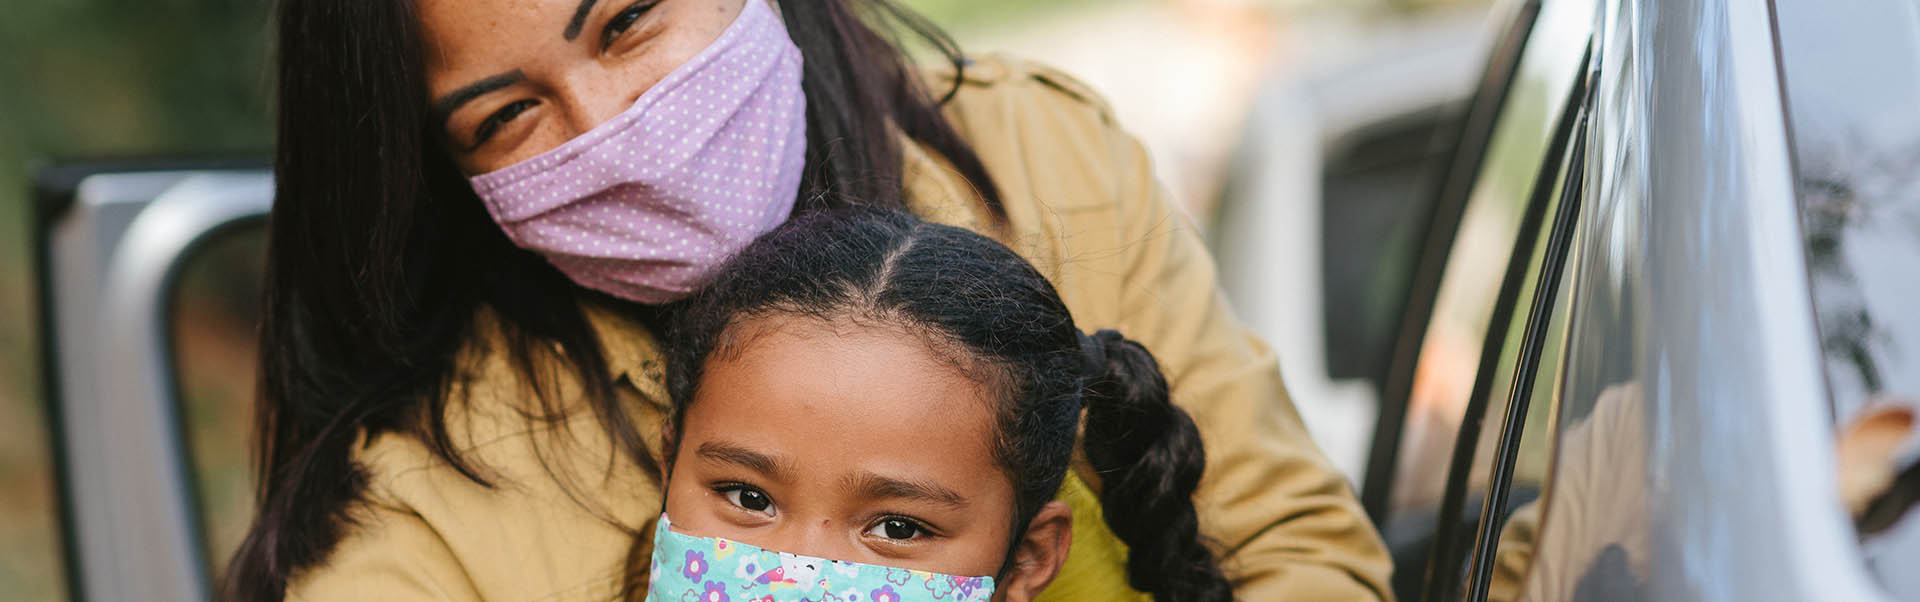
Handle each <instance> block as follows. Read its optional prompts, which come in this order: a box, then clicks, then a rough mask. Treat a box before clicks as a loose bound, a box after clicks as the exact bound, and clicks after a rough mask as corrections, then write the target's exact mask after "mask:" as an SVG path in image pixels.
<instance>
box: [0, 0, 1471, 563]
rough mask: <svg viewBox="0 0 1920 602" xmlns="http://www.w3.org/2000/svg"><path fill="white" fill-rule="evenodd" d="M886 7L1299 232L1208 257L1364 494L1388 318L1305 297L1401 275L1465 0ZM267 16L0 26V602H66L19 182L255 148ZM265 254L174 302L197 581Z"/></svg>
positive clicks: (242, 432)
mask: <svg viewBox="0 0 1920 602" xmlns="http://www.w3.org/2000/svg"><path fill="white" fill-rule="evenodd" d="M904 3H905V4H908V5H911V6H913V7H915V8H918V9H920V10H922V11H923V12H924V13H925V14H926V15H928V16H929V17H931V18H932V19H933V20H934V21H935V22H937V23H940V24H941V25H943V26H945V27H946V28H948V30H949V32H950V33H952V34H953V35H954V36H955V37H956V38H957V39H958V40H959V41H960V42H961V45H962V46H963V47H964V48H965V49H966V50H967V51H968V52H970V53H991V52H1005V53H1011V54H1015V55H1020V56H1023V57H1026V58H1031V59H1036V60H1039V61H1042V62H1046V63H1050V64H1053V65H1054V66H1057V67H1060V68H1062V69H1064V70H1065V71H1067V72H1068V73H1071V74H1073V75H1075V76H1077V77H1079V78H1081V79H1082V80H1083V81H1085V82H1087V83H1088V84H1090V85H1091V86H1092V87H1093V88H1095V89H1096V90H1099V91H1100V92H1101V93H1102V94H1104V95H1105V96H1106V97H1107V98H1108V99H1109V100H1110V101H1111V102H1112V104H1113V106H1114V108H1115V110H1116V112H1117V114H1118V116H1119V119H1120V121H1121V122H1122V124H1123V125H1125V126H1126V127H1128V128H1129V129H1131V130H1132V131H1133V132H1135V133H1137V134H1138V135H1140V136H1141V137H1142V138H1143V139H1144V140H1145V141H1146V143H1147V145H1148V147H1149V148H1150V150H1151V152H1152V153H1153V155H1154V157H1155V159H1156V163H1157V167H1158V170H1159V172H1160V173H1159V175H1160V177H1161V180H1162V182H1164V183H1165V184H1166V185H1167V186H1168V187H1169V189H1170V190H1171V191H1172V192H1173V194H1174V197H1175V198H1176V199H1177V200H1178V201H1179V202H1180V204H1181V205H1182V206H1183V207H1184V208H1186V209H1187V210H1188V211H1189V213H1190V214H1191V215H1192V217H1193V219H1194V221H1195V222H1196V223H1198V224H1200V225H1201V227H1202V228H1203V229H1206V230H1207V231H1209V233H1210V234H1213V233H1215V232H1214V231H1215V230H1216V228H1215V227H1214V226H1213V224H1216V223H1222V222H1223V220H1247V219H1253V220H1258V222H1259V223H1276V224H1298V227H1297V228H1294V229H1292V230H1286V229H1282V230H1280V231H1277V232H1275V231H1267V232H1262V233H1261V234H1263V235H1261V236H1252V235H1247V234H1236V233H1235V232H1234V231H1231V230H1228V231H1223V232H1218V233H1217V234H1218V235H1217V236H1214V237H1213V243H1214V244H1215V247H1216V253H1217V255H1218V257H1219V259H1220V261H1221V263H1222V269H1223V270H1222V276H1223V282H1224V284H1225V285H1226V286H1227V287H1228V289H1229V293H1230V295H1231V296H1232V298H1233V300H1234V301H1235V303H1236V306H1237V307H1238V308H1239V311H1240V313H1241V314H1242V317H1243V319H1245V320H1246V321H1247V322H1248V323H1249V324H1250V325H1251V326H1253V327H1254V328H1255V329H1256V330H1259V331H1260V332H1261V333H1262V334H1264V335H1265V336H1267V338H1268V339H1269V340H1271V341H1272V342H1273V343H1274V345H1275V347H1276V348H1277V349H1278V350H1279V351H1280V356H1281V357H1282V358H1283V359H1282V362H1283V372H1284V373H1285V375H1286V378H1287V380H1288V382H1289V388H1290V390H1291V391H1292V393H1293V395H1294V398H1295V400H1296V402H1297V404H1298V405H1299V407H1300V409H1301V412H1302V414H1303V415H1304V416H1305V418H1306V419H1307V421H1308V422H1309V425H1310V426H1311V427H1312V428H1313V430H1314V432H1315V436H1316V437H1317V438H1318V439H1319V440H1320V443H1321V445H1322V446H1323V448H1325V449H1326V450H1327V452H1328V453H1329V455H1330V456H1331V457H1332V458H1333V459H1334V461H1335V462H1336V464H1338V465H1339V467H1340V468H1341V469H1342V470H1343V471H1345V472H1346V473H1347V474H1348V475H1349V476H1350V477H1352V478H1354V479H1356V480H1357V479H1358V475H1359V471H1360V470H1361V468H1362V467H1363V465H1364V463H1365V461H1366V458H1365V447H1366V444H1367V441H1368V438H1369V437H1370V436H1371V425H1372V420H1373V412H1374V410H1373V408H1372V404H1373V395H1374V393H1373V390H1374V386H1373V385H1372V384H1370V383H1369V382H1368V381H1367V378H1366V377H1367V376H1369V375H1371V374H1374V373H1375V371H1376V370H1377V369H1378V368H1377V367H1375V366H1373V365H1372V363H1373V362H1377V361H1378V359H1377V358H1383V357H1384V353H1385V352H1384V349H1383V348H1369V345H1374V346H1376V347H1377V345H1378V344H1377V343H1372V342H1369V341H1375V340H1377V339H1379V338H1380V337H1379V335H1380V333H1381V332H1384V330H1382V328H1383V326H1382V325H1383V324H1386V323H1387V322H1389V321H1390V320H1392V319H1393V318H1394V316H1388V315H1381V312H1382V311H1385V310H1382V309H1380V308H1369V307H1365V306H1353V307H1348V306H1340V307H1322V306H1321V305H1320V301H1319V300H1318V299H1319V298H1320V297H1321V296H1320V295H1314V294H1301V291H1303V290H1309V291H1310V290H1318V289H1319V288H1323V287H1324V288H1343V287H1344V288H1345V289H1350V290H1355V291H1364V290H1369V289H1368V287H1370V286H1373V284H1371V282H1373V281H1381V280H1382V279H1380V278H1374V277H1371V276H1369V275H1370V274H1374V273H1375V272H1376V271H1377V270H1387V271H1392V270H1396V269H1398V270H1410V269H1411V266H1410V265H1398V267H1396V264H1395V261H1400V263H1405V261H1404V260H1395V259H1394V258H1395V257H1404V256H1405V253H1399V254H1395V253H1392V252H1391V251H1392V250H1393V249H1395V246H1394V245H1395V244H1396V243H1395V242H1394V241H1396V240H1403V239H1404V237H1405V232H1404V230H1405V228H1400V227H1398V224H1396V223H1395V220H1394V217H1395V216H1396V215H1399V214H1401V213H1404V211H1400V210H1401V209H1404V208H1405V206H1404V204H1405V203H1411V202H1418V201H1417V199H1418V197H1420V196H1421V193H1420V192H1419V191H1423V190H1424V188H1422V186H1426V185H1427V180H1426V178H1427V177H1429V176H1428V174H1429V172H1430V171H1431V169H1430V167H1431V166H1430V162H1431V161H1433V160H1434V154H1435V152H1436V151H1435V150H1434V149H1436V148H1438V146H1437V145H1436V144H1435V143H1434V142H1433V139H1434V136H1435V135H1436V133H1437V132H1439V131H1442V130H1444V129H1445V126H1446V124H1447V123H1449V122H1450V120H1451V119H1453V115H1454V112H1456V111H1457V110H1458V108H1459V106H1460V105H1461V103H1463V102H1464V101H1465V97H1466V94H1467V93H1468V92H1469V91H1470V89H1471V83H1472V81H1473V78H1474V77H1475V75H1476V74H1477V72H1478V70H1479V69H1480V56H1481V53H1482V52H1483V51H1484V49H1483V46H1484V43H1485V40H1486V39H1487V38H1488V31H1487V19H1486V13H1487V7H1486V6H1485V5H1484V3H1483V2H1482V1H1481V0H1374V1H1365V0H1328V1H1316V0H1045V1H1037V0H905V2H904ZM269 4H270V3H267V2H261V1H259V0H141V1H137V2H136V1H134V0H34V1H30V2H18V3H12V4H10V6H9V9H10V10H9V14H8V16H7V17H6V18H4V19H0V600H56V599H62V598H64V597H65V592H64V591H63V587H64V586H63V583H62V579H61V578H60V574H61V571H62V567H61V562H62V560H61V558H62V552H61V550H60V544H59V541H60V538H59V534H58V533H59V531H58V527H57V523H56V512H55V508H56V506H55V503H54V496H53V490H54V481H53V479H54V476H53V474H54V473H53V468H52V466H51V462H52V459H51V454H50V452H49V449H50V441H49V435H48V433H47V432H46V424H47V422H46V419H45V416H44V411H45V408H44V407H43V403H42V401H41V400H42V393H41V390H40V388H41V387H42V383H41V371H40V370H41V367H40V365H39V361H40V360H39V353H40V352H39V350H40V346H39V345H40V342H39V341H37V340H36V339H35V337H36V336H37V330H38V327H37V325H36V322H35V316H36V315H37V314H36V310H35V308H34V307H33V306H32V304H33V303H34V302H35V299H36V293H35V290H34V288H35V286H36V284H35V282H34V280H33V276H32V273H33V272H32V269H31V266H30V237H29V230H30V225H31V221H30V220H31V219H32V205H31V203H32V198H33V192H32V174H33V173H34V170H35V169H36V168H37V167H38V166H42V165H46V164H47V163H48V162H49V161H53V160H56V159H63V160H64V159H75V158H82V159H84V158H120V157H142V158H155V157H159V158H178V157H203V158H204V157H211V158H228V157H235V158H247V157H264V155H265V153H266V152H267V151H268V149H269V148H270V145H271V144H272V135H271V127H270V121H269V116H270V109H271V101H270V97H269V94H270V90H271V85H272V76H271V73H270V70H269V65H268V62H269V53H268V51H267V45H268V41H269V40H268V38H269V36H268V32H269V31H270V27H269V14H268V5H269ZM1381 124H1385V125H1384V126H1383V125H1381ZM1362 125H1365V127H1364V128H1362ZM1326 199H1351V202H1335V201H1334V200H1326ZM1255 200H1257V201H1258V202H1257V203H1256V202H1254V201H1255ZM1322 223H1324V224H1325V225H1326V226H1327V228H1328V229H1327V232H1328V234H1326V235H1325V236H1326V237H1327V239H1330V240H1331V239H1335V238H1336V237H1344V236H1345V235H1351V236H1352V237H1354V239H1355V240H1368V241H1376V242H1378V243H1379V244H1371V245H1357V246H1355V247H1354V248H1353V249H1348V251H1350V252H1341V250H1340V249H1335V251H1334V252H1323V249H1325V248H1327V247H1328V245H1326V244H1324V241H1323V240H1322V239H1321V236H1322V235H1321V234H1320V232H1321V224H1322ZM263 248H264V241H263V240H262V237H261V234H260V232H259V231H258V229H249V230H239V231H236V232H235V233H233V234H230V235H227V236H224V237H223V238H221V239H219V240H217V241H215V242H213V243H211V244H209V245H207V246H205V247H204V248H202V249H201V250H199V251H197V252H196V256H195V257H194V258H193V260H192V261H190V262H188V263H187V267H186V268H185V271H184V273H182V274H181V276H180V277H181V280H180V285H179V287H178V288H177V290H176V293H175V294H176V295H177V297H176V298H175V299H173V300H172V303H171V308H172V313H171V317H170V319H171V323H172V326H171V328H172V330H171V332H172V333H173V336H172V345H173V346H174V350H175V353H176V357H177V358H178V362H177V363H178V365H177V367H176V368H177V371H178V374H177V378H178V382H179V384H180V392H181V394H182V396H183V399H184V406H183V415H184V422H185V427H186V429H187V432H188V434H189V440H190V448H191V449H190V450H189V452H190V455H191V461H192V463H193V465H194V468H195V471H194V472H195V475H196V477H197V479H198V481H199V482H198V483H197V486H198V487H199V489H200V494H201V498H202V502H203V505H204V508H203V520H204V521H205V522H206V524H205V528H206V530H207V531H208V536H207V539H208V547H209V549H208V550H207V554H208V557H209V559H210V561H211V562H212V564H213V566H214V567H215V569H216V570H218V567H219V566H220V565H221V564H222V563H223V561H224V560H225V556H226V554H227V553H228V552H229V551H230V550H231V549H232V547H233V546H234V545H235V543H236V542H237V540H238V537H239V535H240V533H241V531H242V529H243V528H244V526H245V524H246V522H247V521H248V519H249V516H248V509H247V506H248V498H249V491H250V484H249V476H248V474H247V472H248V471H247V465H248V461H247V458H246V454H245V449H246V444H247V434H246V425H247V424H248V415H247V404H248V403H249V401H250V399H251V395H252V391H253V382H252V377H251V374H252V362H253V353H254V349H253V324H254V323H255V320H256V319H257V315H258V313H257V307H256V305H257V302H256V296H257V290H256V289H257V286H258V278H259V270H260V266H259V260H260V258H261V253H262V250H263ZM1386 280H1393V279H1386ZM1349 297H1351V298H1370V297H1369V296H1367V295H1349ZM1370 337H1371V338H1370ZM1328 341H1347V342H1349V343H1351V344H1348V345H1346V346H1341V345H1334V344H1329V343H1328ZM1468 373H1471V372H1470V371H1468Z"/></svg>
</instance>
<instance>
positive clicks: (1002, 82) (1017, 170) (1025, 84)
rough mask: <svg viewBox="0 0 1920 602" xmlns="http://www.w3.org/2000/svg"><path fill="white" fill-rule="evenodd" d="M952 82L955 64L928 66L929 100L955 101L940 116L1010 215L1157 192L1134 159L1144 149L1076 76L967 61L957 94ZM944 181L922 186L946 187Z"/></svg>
mask: <svg viewBox="0 0 1920 602" xmlns="http://www.w3.org/2000/svg"><path fill="white" fill-rule="evenodd" d="M955 73H956V69H955V67H954V66H952V65H936V66H931V67H928V68H927V69H926V70H925V72H924V77H925V80H924V81H925V82H926V86H927V90H928V93H930V94H932V95H933V96H934V97H935V98H947V97H948V96H949V94H948V93H949V92H951V97H950V98H949V99H948V100H947V102H946V104H945V105H944V106H943V113H944V114H945V115H946V117H947V119H948V121H949V122H950V123H951V124H952V125H953V127H954V130H955V131H956V133H958V134H959V135H960V137H961V138H962V139H964V140H966V141H967V143H968V144H969V145H970V146H972V148H973V151H974V153H975V154H977V155H978V156H979V157H980V160H981V162H982V163H983V164H985V166H986V168H987V173H989V174H991V175H992V176H993V178H994V185H995V186H996V187H998V189H999V192H1000V196H1001V198H1002V199H1003V201H1004V202H1005V204H1006V207H1007V209H1009V210H1010V211H1012V212H1013V213H1016V214H1017V213H1019V211H1018V210H1019V209H1021V208H1023V207H1026V206H1029V205H1031V206H1032V207H1031V208H1032V209H1035V210H1038V211H1039V213H1041V214H1051V213H1052V212H1055V211H1059V210H1085V209H1097V208H1112V207H1114V205H1115V204H1116V203H1118V202H1121V201H1123V200H1124V199H1125V198H1126V197H1128V196H1130V195H1134V196H1137V195H1139V194H1141V193H1142V192H1143V191H1141V190H1136V188H1138V187H1139V186H1141V185H1143V184H1144V185H1146V186H1149V187H1151V186H1153V182H1152V180H1151V178H1150V176H1151V173H1150V171H1149V172H1148V173H1145V174H1142V173H1141V170H1140V168H1141V167H1142V164H1141V163H1139V162H1137V161H1135V160H1134V156H1133V151H1134V150H1135V149H1137V148H1138V142H1137V141H1136V140H1135V139H1134V137H1133V136H1132V135H1130V134H1128V133H1127V132H1126V131H1125V130H1123V129H1122V128H1121V127H1120V126H1119V124H1118V123H1117V122H1116V120H1115V118H1114V113H1113V109H1112V107H1110V106H1109V105H1108V104H1107V101H1106V99H1104V98H1102V97H1101V96H1100V95H1099V94H1098V93H1096V92H1095V91H1094V90H1093V88H1092V87H1090V86H1088V85H1087V84H1085V83H1083V82H1081V81H1080V80H1078V79H1075V78H1074V77H1073V76H1071V75H1068V74H1067V73H1065V72H1063V71H1061V70H1059V69H1055V68H1053V67H1050V66H1047V65H1045V64H1042V63H1038V62H1034V61H1030V60H1025V59H1021V58H1017V57H1013V56H1008V55H1000V54H994V55H987V56H982V57H976V58H971V59H968V60H967V61H966V62H965V64H964V65H963V66H962V67H960V68H959V69H958V74H959V75H958V77H959V78H960V79H959V80H958V83H957V87H955V86H956V83H955V82H956V80H955V79H954V78H955ZM917 163H926V162H925V161H923V160H922V158H920V157H915V156H911V154H910V156H909V157H908V164H909V171H910V172H912V171H915V170H914V169H913V168H914V167H915V164H917ZM932 164H933V165H939V162H938V160H937V159H935V160H934V161H933V162H932ZM933 171H935V172H938V171H941V170H933ZM941 175H942V174H939V173H934V174H933V176H934V177H930V178H926V179H927V180H929V181H930V182H929V184H948V183H947V182H943V181H941V180H943V178H942V177H940V176H941ZM1142 175H1146V176H1149V177H1148V178H1147V179H1144V180H1143V179H1142V178H1141V177H1140V176H1142ZM911 176H912V174H910V176H909V177H910V183H911V182H912V179H911ZM913 188H920V189H921V190H929V189H930V190H935V191H940V188H941V186H935V185H926V186H918V187H915V186H910V193H912V192H920V191H921V190H912V189H913ZM940 192H944V191H940ZM934 196H952V195H946V194H935V195H934ZM957 196H961V197H967V196H971V195H965V194H961V195H957ZM1077 213H1080V214H1082V215H1081V216H1082V217H1093V215H1092V214H1088V213H1087V212H1085V211H1078V212H1077ZM1014 217H1016V218H1018V217H1019V216H1018V215H1015V216H1014Z"/></svg>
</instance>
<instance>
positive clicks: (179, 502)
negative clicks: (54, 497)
mask: <svg viewBox="0 0 1920 602" xmlns="http://www.w3.org/2000/svg"><path fill="white" fill-rule="evenodd" d="M272 190H273V186H272V177H271V176H270V175H269V174H268V173H267V171H266V170H265V169H264V162H263V161H259V160H235V161H172V162H123V163H112V164H74V165H62V166H56V167H53V168H49V169H45V170H42V171H41V172H39V173H38V174H37V178H36V197H37V198H36V206H35V214H36V219H35V220H34V226H35V227H34V244H33V246H34V253H35V265H36V271H37V276H38V280H39V285H40V286H39V294H40V303H39V306H40V308H41V314H40V316H39V323H40V326H41V334H42V336H41V337H40V340H41V341H42V349H41V353H42V356H43V366H45V373H44V380H45V383H44V385H45V389H44V390H45V391H46V396H45V399H46V404H47V410H48V411H47V412H46V414H47V416H48V420H49V421H50V422H51V424H50V429H49V430H50V432H52V433H53V439H54V441H55V447H56V450H55V455H56V456H57V459H58V466H59V468H58V472H57V474H58V481H59V499H60V508H61V513H60V514H61V516H60V519H61V531H62V535H63V540H64V541H63V543H64V548H65V554H66V556H67V558H66V563H65V565H66V567H67V580H68V591H69V592H71V594H72V596H73V597H74V598H75V599H89V598H90V599H100V600H134V599H138V600H180V601H186V600H205V599H208V598H210V597H211V592H212V588H211V587H210V583H212V580H213V576H214V575H215V574H216V573H217V572H218V568H219V566H220V565H221V563H222V562H223V561H224V560H225V558H226V556H227V555H228V554H230V553H231V551H232V549H233V545H234V544H235V543H236V541H237V537H238V536H239V534H240V533H241V532H242V530H243V529H244V526H245V525H246V523H247V521H248V520H249V512H250V509H251V508H250V507H251V504H250V503H249V501H248V500H249V499H250V493H249V491H250V489H251V487H250V485H249V484H248V483H249V480H250V479H249V478H248V476H247V475H248V474H249V473H248V471H247V468H246V466H245V460H244V458H246V457H247V456H248V454H247V453H246V447H245V446H246V443H247V437H246V432H247V428H246V426H247V424H248V422H247V421H248V418H247V416H248V414H247V407H248V405H249V402H250V398H251V371H252V366H253V358H252V355H251V349H252V344H253V343H252V333H253V329H254V326H253V324H254V322H255V321H256V320H257V314H256V313H254V312H255V311H257V310H256V309H255V308H257V299H258V288H259V282H260V272H261V265H262V264H261V261H262V258H263V249H264V230H265V229H264V224H265V219H266V216H267V213H268V210H269V207H270V206H271V204H272V196H273V195H272ZM210 341H211V342H210ZM222 349H224V350H225V351H226V353H224V354H221V353H215V351H219V350H222ZM183 351H186V353H182V352H183Z"/></svg>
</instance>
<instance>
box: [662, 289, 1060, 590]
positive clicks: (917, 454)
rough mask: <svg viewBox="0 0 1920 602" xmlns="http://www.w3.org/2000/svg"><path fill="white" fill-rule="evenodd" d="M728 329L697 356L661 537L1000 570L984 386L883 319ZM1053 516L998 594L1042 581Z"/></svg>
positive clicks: (1052, 556) (758, 323)
mask: <svg viewBox="0 0 1920 602" xmlns="http://www.w3.org/2000/svg"><path fill="white" fill-rule="evenodd" d="M729 332H730V333H732V334H733V337H732V340H734V341H738V342H739V343H738V347H737V348H735V349H733V350H722V351H721V352H718V353H715V354H714V355H713V357H711V358H709V359H708V361H707V365H706V369H705V371H704V374H703V376H702V378H701V381H700V387H699V392H698V393H697V394H696V396H695V398H694V400H693V403H692V404H691V406H690V407H689V408H688V410H687V413H686V416H684V417H683V418H682V420H681V427H680V434H679V438H678V441H676V442H674V445H675V449H676V450H677V453H676V455H675V458H674V461H673V464H672V466H671V468H670V470H669V474H668V478H667V515H668V516H670V517H671V518H672V519H673V525H674V527H675V529H676V530H681V531H684V532H686V533H688V534H691V535H695V536H701V537H724V538H727V539H731V540H735V541H741V542H745V543H748V544H751V545H756V546H760V547H763V548H769V549H774V550H780V551H783V552H789V553H797V554H803V555H807V556H817V557H825V558H832V559H836V560H848V561H855V562H862V563H867V564H878V565H886V566H894V567H902V568H911V569H919V570H925V571H933V572H938V573H945V574H949V575H961V576H994V575H996V574H997V573H999V572H1000V568H1001V566H1002V562H1003V560H1005V558H1006V554H1007V550H1008V542H1009V538H1010V537H1012V535H1013V533H1012V527H1013V525H1012V522H1013V508H1014V489H1013V483H1012V481H1011V479H1009V478H1008V477H1007V475H1006V473H1005V472H1004V471H1002V469H1001V468H1000V466H999V464H998V463H997V462H995V461H994V457H993V452H992V447H991V442H992V441H993V433H994V428H993V412H992V408H993V405H994V399H995V393H994V391H992V390H991V389H990V388H989V387H987V386H985V385H983V384H981V383H979V382H976V381H975V380H973V379H972V378H969V376H968V375H967V374H966V372H965V371H964V370H963V369H962V368H961V367H960V366H958V365H956V364H955V363H954V362H953V361H951V360H949V359H947V358H944V357H942V356H939V355H936V354H935V353H933V352H932V351H931V350H930V349H928V346H927V344H926V343H924V342H923V339H921V338H919V337H916V336H913V335H909V334H906V333H903V332H900V331H899V330H898V329H895V328H891V327H885V326H874V325H845V324H839V325H835V324H828V323H825V322H821V321H819V320H817V319H813V318H799V317H782V316H773V317H766V318H758V319H754V320H750V321H748V322H745V323H742V324H736V325H735V326H734V327H733V328H732V329H731V330H730V331H729ZM1066 512H1067V511H1066V509H1065V506H1064V505H1062V504H1059V503H1058V502H1055V503H1053V504H1052V505H1050V507H1049V508H1048V509H1047V510H1046V511H1044V512H1043V513H1042V514H1043V515H1044V516H1043V517H1042V518H1041V519H1036V523H1040V522H1044V521H1047V520H1051V521H1052V523H1050V524H1047V525H1044V528H1042V529H1040V531H1041V532H1040V533H1038V534H1035V533H1032V531H1033V529H1031V528H1030V529H1028V531H1029V533H1027V534H1026V535H1025V536H1024V537H1023V542H1026V543H1023V545H1022V550H1023V551H1022V552H1017V553H1016V560H1017V561H1021V562H1016V564H1018V565H1021V566H1018V567H1016V570H1015V571H1012V572H1013V573H1016V574H1014V575H1002V576H1001V581H1002V583H1001V584H1000V590H1001V591H1000V592H999V593H1000V594H1002V599H1024V596H1020V595H1010V594H1017V592H1016V591H1013V590H1020V589H1022V585H1023V584H1024V585H1026V586H1028V587H1030V588H1031V589H1032V590H1033V591H1038V587H1044V585H1045V583H1046V581H1047V580H1051V578H1052V575H1053V571H1054V570H1056V569H1057V561H1058V559H1059V558H1061V557H1064V556H1065V552H1066V550H1065V547H1066V542H1067V538H1070V536H1071V529H1070V526H1065V525H1070V523H1071V518H1070V514H1066ZM1063 517H1064V518H1063ZM1027 540H1034V541H1027ZM1035 546H1037V548H1036V547H1035ZM1030 548H1032V549H1030ZM1055 548H1057V549H1055ZM1036 553H1037V554H1038V556H1039V557H1036V556H1035V554H1036ZM1022 571H1038V572H1044V578H1039V579H1037V581H1036V580H1033V579H1028V580H1027V581H1026V582H1022V581H1021V580H1022V579H1023V578H1026V577H1040V575H1038V574H1034V575H1024V576H1023V575H1021V574H1018V573H1021V572H1022ZM1036 584H1037V587H1036Z"/></svg>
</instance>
